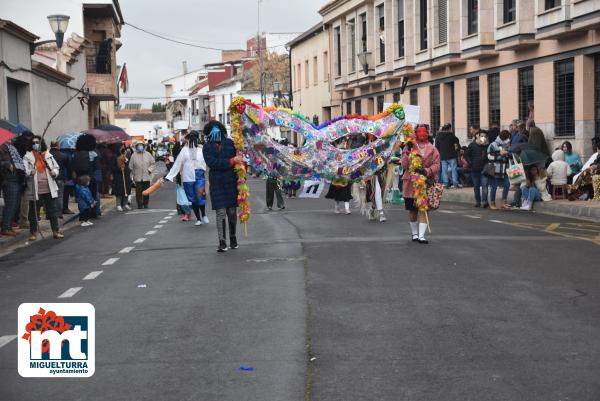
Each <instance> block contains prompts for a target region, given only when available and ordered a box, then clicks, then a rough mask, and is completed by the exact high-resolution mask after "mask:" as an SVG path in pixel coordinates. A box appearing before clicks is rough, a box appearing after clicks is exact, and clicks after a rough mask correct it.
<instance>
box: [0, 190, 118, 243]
mask: <svg viewBox="0 0 600 401" xmlns="http://www.w3.org/2000/svg"><path fill="white" fill-rule="evenodd" d="M100 207H101V209H102V214H104V213H106V212H107V211H108V210H111V209H113V208H114V207H115V198H114V197H111V198H110V199H108V198H102V199H100ZM69 209H70V210H72V211H74V212H75V214H65V215H64V218H63V219H59V220H58V224H59V226H60V228H61V230H63V231H65V232H66V231H68V230H69V229H71V228H73V227H76V226H77V222H78V219H79V213H78V212H77V210H78V208H77V202H69ZM39 227H40V231H41V232H42V234H43V235H44V238H45V239H52V230H51V229H50V222H49V221H48V220H46V219H45V218H44V219H42V221H40V224H39ZM65 236H66V235H65ZM28 238H29V229H28V228H21V229H19V230H18V234H17V235H16V236H14V237H4V236H0V252H3V251H5V250H7V249H8V248H10V247H12V246H15V245H21V244H22V245H26V244H27V243H28V242H29V241H28ZM41 240H42V238H41V236H39V235H38V239H37V240H36V241H41Z"/></svg>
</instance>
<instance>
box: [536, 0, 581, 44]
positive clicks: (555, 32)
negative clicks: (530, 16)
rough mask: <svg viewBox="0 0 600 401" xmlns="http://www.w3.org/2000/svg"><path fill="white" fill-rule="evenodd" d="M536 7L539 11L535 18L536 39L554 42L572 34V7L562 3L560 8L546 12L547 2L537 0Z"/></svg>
mask: <svg viewBox="0 0 600 401" xmlns="http://www.w3.org/2000/svg"><path fill="white" fill-rule="evenodd" d="M535 7H536V10H537V15H536V17H535V28H536V34H535V38H536V39H539V40H544V39H549V40H554V39H558V38H560V37H561V36H565V35H568V34H570V33H571V32H572V31H571V17H570V10H571V8H570V5H568V4H564V2H561V5H560V6H558V7H554V8H551V9H548V10H546V9H545V2H544V1H543V0H536V2H535Z"/></svg>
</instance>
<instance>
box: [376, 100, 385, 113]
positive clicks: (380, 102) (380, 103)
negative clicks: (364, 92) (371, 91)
mask: <svg viewBox="0 0 600 401" xmlns="http://www.w3.org/2000/svg"><path fill="white" fill-rule="evenodd" d="M384 103H385V99H384V97H383V96H377V113H381V112H383V104H384Z"/></svg>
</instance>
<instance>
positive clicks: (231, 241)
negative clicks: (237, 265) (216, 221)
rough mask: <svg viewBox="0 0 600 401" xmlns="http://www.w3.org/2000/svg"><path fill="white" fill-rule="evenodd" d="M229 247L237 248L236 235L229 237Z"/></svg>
mask: <svg viewBox="0 0 600 401" xmlns="http://www.w3.org/2000/svg"><path fill="white" fill-rule="evenodd" d="M229 248H231V249H238V243H237V238H236V237H229Z"/></svg>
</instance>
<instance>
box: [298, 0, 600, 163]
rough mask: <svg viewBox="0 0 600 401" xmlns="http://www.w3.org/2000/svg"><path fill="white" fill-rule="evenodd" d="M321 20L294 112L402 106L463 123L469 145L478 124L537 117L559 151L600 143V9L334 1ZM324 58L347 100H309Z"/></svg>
mask: <svg viewBox="0 0 600 401" xmlns="http://www.w3.org/2000/svg"><path fill="white" fill-rule="evenodd" d="M319 12H320V14H321V15H322V17H323V33H318V34H315V32H314V28H313V29H311V30H310V31H308V32H307V33H306V34H304V35H302V36H303V37H306V35H307V34H308V36H309V38H310V40H308V39H307V40H305V41H304V42H301V43H300V44H299V45H298V46H296V47H298V48H300V45H303V44H304V46H303V47H302V50H301V51H302V55H300V54H299V53H300V52H301V51H300V50H299V49H298V51H297V52H298V54H297V55H296V58H295V56H294V52H296V50H295V49H294V51H293V52H292V59H293V63H294V70H293V71H294V72H293V79H294V84H293V85H294V97H295V99H294V108H297V109H299V110H302V111H305V110H310V111H307V114H308V113H314V112H315V110H318V108H317V109H315V107H316V106H315V105H322V104H324V103H327V102H328V101H330V102H331V103H330V104H328V105H327V107H329V108H330V110H331V115H332V116H337V115H340V114H347V113H361V114H374V113H377V112H379V111H381V110H383V107H384V104H385V103H389V102H392V101H402V102H403V103H405V104H414V105H418V106H420V110H421V111H420V119H421V121H422V122H425V123H429V124H431V125H432V126H434V127H439V126H440V125H442V124H444V123H453V126H454V127H455V130H456V133H457V135H458V136H459V138H461V139H462V140H463V142H466V141H467V136H468V135H467V132H468V129H467V128H468V127H469V126H470V125H478V126H481V127H482V128H488V127H489V126H490V125H491V124H492V123H498V124H500V126H502V127H507V126H508V124H509V123H510V121H511V120H512V119H515V118H521V119H527V118H528V117H530V116H531V115H534V118H535V121H536V123H537V125H538V126H540V127H541V128H542V129H543V130H544V132H545V134H546V137H547V139H548V140H549V141H551V143H552V145H553V146H557V145H558V144H559V143H560V142H562V141H564V140H570V141H571V142H572V143H573V145H574V147H575V148H576V150H578V151H579V152H581V153H583V154H585V155H589V154H590V153H591V138H592V137H594V136H595V135H596V136H599V135H600V28H599V27H600V0H333V1H330V2H329V3H327V4H325V5H324V6H323V7H322V8H321V10H320V11H319ZM310 32H313V34H310ZM319 32H320V31H319ZM324 34H325V36H326V37H327V39H328V41H329V44H328V46H327V45H325V44H324V43H322V42H323V40H322V39H320V38H321V37H323V36H324ZM313 35H314V37H313ZM317 38H319V39H317ZM305 47H306V48H305ZM325 52H328V54H329V58H330V61H329V64H330V65H331V73H330V75H331V77H330V86H331V89H332V91H333V92H334V93H336V94H337V96H336V95H331V94H330V95H327V96H325V95H324V94H323V93H320V92H319V94H314V95H308V93H309V92H308V91H306V90H307V89H312V88H311V85H309V88H306V82H307V81H305V77H306V76H308V77H309V81H308V82H310V83H311V84H312V83H313V82H314V81H313V79H312V75H311V71H314V68H313V67H312V65H313V61H312V60H313V57H314V56H315V55H317V56H318V55H322V54H324V53H325ZM405 77H407V78H408V80H409V81H408V86H407V89H406V91H405V92H404V94H403V95H400V87H401V85H402V80H403V79H404V78H405ZM323 87H324V88H327V85H323ZM318 88H320V86H318ZM297 92H299V95H300V97H301V100H302V102H303V103H302V105H300V103H299V102H300V100H299V99H296V96H297V95H296V93H297ZM313 93H314V90H313ZM306 96H309V97H308V98H307V97H306ZM319 99H320V100H319ZM306 100H308V101H309V102H310V103H311V105H310V106H309V105H307V104H306V102H305V101H306ZM531 105H532V106H533V107H534V111H533V112H531V110H530V107H529V106H531ZM307 107H312V108H311V109H307ZM530 113H531V114H530Z"/></svg>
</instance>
